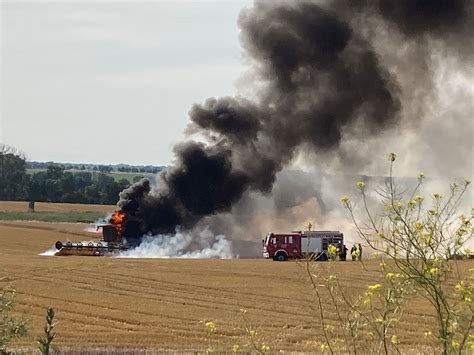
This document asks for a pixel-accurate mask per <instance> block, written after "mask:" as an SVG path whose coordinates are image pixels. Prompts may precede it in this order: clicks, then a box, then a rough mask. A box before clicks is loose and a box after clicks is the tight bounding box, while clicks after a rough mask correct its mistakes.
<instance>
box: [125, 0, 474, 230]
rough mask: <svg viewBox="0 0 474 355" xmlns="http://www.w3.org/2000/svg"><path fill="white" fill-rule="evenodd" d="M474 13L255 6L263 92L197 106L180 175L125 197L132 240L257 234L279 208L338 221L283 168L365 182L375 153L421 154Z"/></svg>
mask: <svg viewBox="0 0 474 355" xmlns="http://www.w3.org/2000/svg"><path fill="white" fill-rule="evenodd" d="M472 4H473V2H470V1H467V0H466V1H461V0H444V1H443V0H378V1H327V2H312V1H302V2H284V1H276V2H269V1H256V2H255V4H254V6H253V7H251V8H247V9H244V10H242V12H241V14H240V17H239V21H238V25H239V27H240V30H241V33H240V38H241V43H242V47H243V49H244V52H245V55H246V57H247V59H248V61H249V63H250V65H251V70H252V74H253V75H252V77H253V79H254V86H255V88H256V91H255V92H254V95H252V97H251V99H250V98H244V97H240V96H236V97H220V98H209V99H208V100H206V101H205V102H204V103H202V104H194V105H193V106H192V107H191V109H190V111H189V117H190V122H189V125H188V127H187V130H186V133H187V134H188V135H189V136H190V139H189V140H188V141H186V142H183V143H180V144H178V145H177V146H176V147H175V148H174V152H175V156H176V159H175V162H174V165H173V166H172V167H170V168H169V169H167V170H166V171H165V172H163V173H162V174H161V175H160V176H159V179H158V183H157V187H156V188H151V186H150V182H149V181H148V180H146V179H143V180H141V181H139V182H138V183H136V184H134V185H132V186H131V187H130V188H128V189H126V190H124V191H123V192H122V193H121V194H120V201H119V202H118V206H119V207H120V208H121V209H122V210H124V211H126V212H127V213H128V214H129V217H128V222H127V223H128V225H129V227H130V228H129V227H127V229H129V230H130V231H133V233H132V232H130V233H129V237H131V236H133V235H143V234H147V233H150V234H152V235H158V234H172V233H174V231H175V229H176V227H178V226H179V227H180V228H182V229H183V230H190V229H193V228H197V229H199V228H203V226H204V224H206V223H208V224H210V225H212V226H213V228H216V229H219V228H220V227H222V226H224V225H226V222H225V221H227V222H231V223H236V222H239V221H240V222H241V223H249V225H253V223H250V221H251V220H255V218H256V217H255V216H256V215H260V212H261V211H262V209H263V208H265V207H266V206H268V205H269V204H270V205H272V208H271V209H272V210H273V211H274V214H273V216H270V218H272V219H273V221H275V219H278V218H279V217H282V218H283V216H286V218H287V221H288V220H291V218H288V216H289V215H290V216H291V210H292V209H294V208H297V206H301V205H305V204H307V205H306V206H307V207H308V210H310V212H311V214H313V215H314V213H315V210H318V211H320V213H325V211H326V212H330V211H331V209H330V208H329V207H328V206H327V205H326V204H327V200H324V199H323V197H322V193H321V191H323V190H321V186H319V187H318V186H317V184H316V186H314V184H313V185H308V186H311V187H309V188H306V187H304V188H301V187H300V188H299V190H298V186H297V184H296V183H295V181H296V180H295V179H293V178H287V181H286V182H285V181H284V180H285V177H284V175H281V172H282V171H283V169H284V168H285V167H287V166H289V165H291V164H292V163H294V162H295V161H301V157H302V156H303V157H307V159H308V160H309V161H310V162H311V164H312V163H313V162H314V165H315V166H319V167H321V165H326V168H327V171H331V169H334V170H335V171H338V172H339V173H349V174H353V173H358V172H359V173H360V171H361V170H362V169H364V168H367V169H368V170H370V168H371V167H370V165H371V164H373V161H371V160H370V159H367V152H369V151H377V152H379V153H383V152H385V151H387V150H388V149H386V148H387V147H388V146H389V145H390V144H394V142H395V141H396V140H398V141H399V142H398V143H399V144H400V142H409V143H410V144H412V143H413V141H410V140H409V139H414V138H413V137H414V136H413V134H408V133H407V132H413V131H414V129H420V127H426V117H427V116H428V115H429V114H431V113H433V112H434V111H436V107H437V104H436V105H435V103H439V102H440V101H442V100H441V99H440V97H439V90H438V87H437V86H436V85H437V84H436V83H437V82H439V81H437V80H438V79H437V77H436V75H435V74H436V73H439V72H440V70H441V69H440V68H441V67H442V65H441V66H440V63H443V62H442V61H440V60H439V58H440V55H441V56H442V55H444V54H448V57H447V58H448V59H449V60H450V61H452V62H454V63H457V64H458V65H460V67H463V64H462V63H468V62H469V59H471V58H472V48H474V46H472V45H471V46H470V47H466V46H467V45H469V44H472V28H473V27H472V26H471V25H472V17H473V16H472V9H473V5H472ZM448 59H447V62H449V61H448ZM466 70H468V69H466ZM471 99H472V97H471ZM471 101H472V100H471ZM467 110H468V112H472V104H471V106H470V107H467ZM457 115H458V116H460V117H461V118H460V120H461V121H465V120H466V118H465V117H466V114H463V113H459V112H457ZM443 119H444V118H443ZM467 122H468V124H469V121H467ZM471 126H472V123H471ZM196 137H201V138H202V139H201V141H196V140H192V139H197V138H196ZM431 138H432V136H430V137H428V138H427V141H428V142H429V141H430V139H431ZM463 142H464V141H463ZM466 146H467V144H465V143H461V144H460V148H459V149H461V150H462V151H464V150H465V149H466ZM412 147H413V146H412ZM417 147H419V146H418V145H417ZM402 149H405V148H404V147H403V146H402ZM440 151H442V149H440ZM376 165H377V164H376ZM334 170H333V171H334ZM277 179H278V182H277ZM296 179H300V180H299V181H301V177H299V178H296ZM303 181H304V179H303ZM276 182H277V184H276ZM275 184H276V185H275ZM307 190H308V191H307ZM272 192H273V194H274V195H273V196H274V197H273V198H271V197H270V196H272ZM302 196H305V197H304V198H303V197H302ZM324 201H326V202H324ZM252 208H253V209H252ZM328 208H329V209H328ZM249 211H253V212H255V213H254V214H253V215H252V216H249V215H248V214H249ZM257 212H258V213H257ZM298 213H301V211H299V212H298ZM303 215H304V213H303ZM229 216H232V217H229ZM229 218H230V219H229ZM303 218H304V217H303ZM301 219H302V217H301V214H300V221H301ZM262 220H264V218H261V219H260V220H259V221H260V223H262ZM227 224H228V223H227ZM222 228H223V229H226V228H224V227H222ZM227 229H228V228H227ZM247 231H248V229H247ZM232 232H235V230H233V231H232ZM126 236H127V235H126ZM247 239H249V238H247Z"/></svg>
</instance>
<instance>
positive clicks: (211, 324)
mask: <svg viewBox="0 0 474 355" xmlns="http://www.w3.org/2000/svg"><path fill="white" fill-rule="evenodd" d="M204 325H205V326H206V327H207V331H208V332H209V333H214V332H215V331H216V329H217V327H216V323H214V322H206V323H205V324H204Z"/></svg>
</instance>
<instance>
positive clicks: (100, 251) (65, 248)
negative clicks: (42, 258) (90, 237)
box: [54, 211, 128, 256]
mask: <svg viewBox="0 0 474 355" xmlns="http://www.w3.org/2000/svg"><path fill="white" fill-rule="evenodd" d="M126 216H127V215H126V213H125V212H122V211H116V212H115V213H114V214H113V215H112V217H111V218H110V220H109V221H110V224H102V225H99V226H97V230H99V228H101V229H102V239H101V240H100V241H98V242H93V241H89V242H69V241H68V242H64V243H63V242H61V241H57V242H56V245H55V247H56V249H57V250H58V251H57V252H56V253H55V254H54V255H56V256H66V255H79V256H104V255H113V254H118V253H119V252H121V251H124V250H128V245H127V243H126V241H125V239H124V238H123V232H124V225H125V219H126Z"/></svg>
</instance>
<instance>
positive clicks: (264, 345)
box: [260, 343, 270, 353]
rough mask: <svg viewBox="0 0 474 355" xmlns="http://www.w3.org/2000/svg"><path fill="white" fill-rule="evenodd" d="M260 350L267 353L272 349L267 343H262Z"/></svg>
mask: <svg viewBox="0 0 474 355" xmlns="http://www.w3.org/2000/svg"><path fill="white" fill-rule="evenodd" d="M260 351H261V352H262V353H266V352H267V351H270V347H269V346H268V345H267V344H265V343H262V345H261V346H260Z"/></svg>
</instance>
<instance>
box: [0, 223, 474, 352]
mask: <svg viewBox="0 0 474 355" xmlns="http://www.w3.org/2000/svg"><path fill="white" fill-rule="evenodd" d="M38 227H39V228H38ZM84 227H85V225H80V224H70V225H68V224H48V223H38V222H36V223H33V224H32V223H28V222H8V223H3V222H0V276H3V275H5V276H7V278H8V282H9V283H10V284H11V285H13V286H14V288H15V289H16V291H17V298H16V307H15V312H16V314H17V315H21V316H22V317H24V318H28V319H30V329H31V335H32V337H36V336H37V335H38V334H39V332H41V329H42V327H43V318H44V315H45V310H46V308H47V307H48V306H53V307H54V308H55V309H56V311H57V321H58V322H59V325H58V327H57V334H58V335H57V339H56V344H57V345H58V346H59V348H62V349H84V348H87V349H98V348H100V349H111V351H112V350H113V349H122V350H123V349H137V348H140V349H154V350H173V349H174V350H180V351H187V350H189V351H191V350H198V351H205V350H206V349H207V348H208V346H209V339H208V337H207V333H206V330H205V327H204V325H203V324H202V323H200V321H205V320H211V321H214V322H215V323H216V324H217V328H218V329H217V331H216V333H215V335H214V336H213V340H211V343H212V346H213V347H214V348H216V349H221V350H227V351H229V350H230V349H231V347H232V344H235V343H238V344H241V345H242V344H246V343H248V338H246V336H245V335H244V333H245V325H244V322H243V320H242V317H241V314H240V312H239V310H240V309H241V308H244V309H247V311H248V313H247V316H248V319H249V320H250V322H251V324H252V326H253V327H256V328H257V330H258V334H259V336H258V338H259V340H262V341H265V342H266V343H268V344H270V345H271V346H272V349H274V350H280V349H281V350H287V351H314V350H315V349H318V346H319V344H320V341H321V340H322V336H321V328H320V326H319V324H320V323H319V317H318V312H317V309H316V308H315V307H314V306H315V304H316V303H315V300H314V297H313V293H312V291H311V288H310V283H309V281H308V280H307V276H306V274H305V270H304V268H303V267H302V266H304V265H302V264H298V263H296V262H286V263H277V262H272V261H269V260H259V259H256V260H189V259H181V260H179V259H117V258H107V257H102V258H100V257H46V256H39V255H38V254H39V253H41V252H44V251H45V250H47V249H49V248H50V247H51V246H52V245H53V244H54V242H55V241H56V240H84V237H94V235H93V234H91V233H86V232H83V231H82V229H83V228H84ZM317 265H318V267H325V266H324V265H326V264H322V263H320V264H317ZM319 265H321V266H319ZM460 265H461V267H462V268H463V269H467V268H468V267H474V262H472V261H469V262H467V261H466V262H461V263H460ZM366 267H367V269H363V268H362V266H361V264H360V263H353V262H345V263H342V262H341V263H337V264H336V269H337V270H336V272H337V273H338V275H339V277H340V279H342V280H344V282H345V283H347V284H349V285H350V287H351V288H353V289H359V288H365V287H366V285H367V284H369V283H374V282H376V280H377V277H378V274H377V273H376V272H375V269H377V268H378V267H377V264H376V263H373V262H372V263H371V262H369V263H367V264H366ZM324 305H325V306H328V305H329V302H325V303H324ZM433 321H434V317H433V316H432V315H430V314H429V311H428V308H427V304H426V302H424V301H423V300H421V299H420V300H416V301H415V302H412V304H411V306H410V311H409V312H406V314H405V316H404V318H403V320H402V322H401V330H402V333H401V334H400V339H402V344H405V345H406V346H408V347H412V346H413V347H418V346H420V345H423V344H426V341H427V340H426V339H424V338H423V336H422V334H423V332H424V331H426V330H427V329H428V327H429V325H430V324H432V323H433ZM19 345H21V346H34V340H33V339H32V338H30V339H29V340H23V341H22V342H21V343H19Z"/></svg>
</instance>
